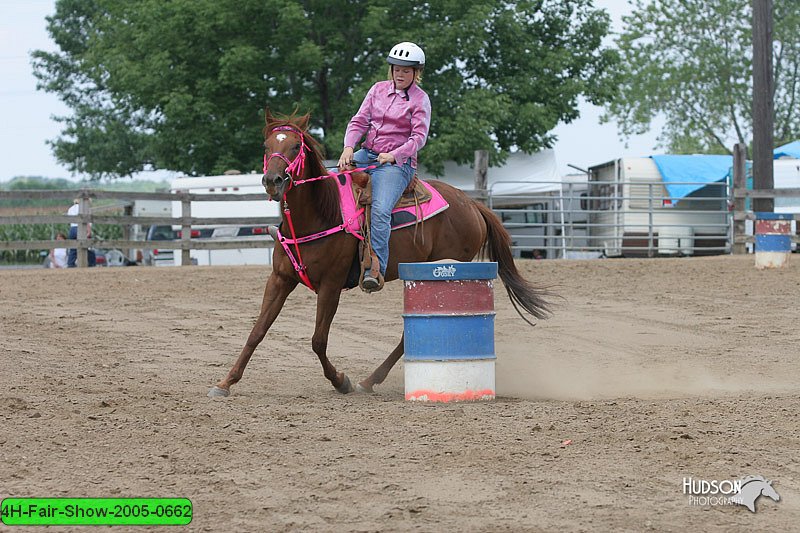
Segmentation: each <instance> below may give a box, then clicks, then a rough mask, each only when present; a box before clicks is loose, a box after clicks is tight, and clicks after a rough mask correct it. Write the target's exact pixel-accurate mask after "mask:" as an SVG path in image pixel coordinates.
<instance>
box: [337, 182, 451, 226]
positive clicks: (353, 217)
mask: <svg viewBox="0 0 800 533" xmlns="http://www.w3.org/2000/svg"><path fill="white" fill-rule="evenodd" d="M336 185H337V186H338V187H339V199H340V205H341V207H342V220H343V221H344V224H345V231H346V232H348V233H351V234H353V235H356V236H358V237H361V225H362V224H363V219H364V215H363V213H362V214H360V215H359V214H358V211H359V206H357V205H356V201H355V196H354V194H353V182H352V178H351V175H350V174H349V173H347V174H337V175H336ZM417 188H422V189H423V190H424V191H425V192H424V194H421V193H420V194H418V197H419V196H422V198H423V199H422V201H420V203H419V205H416V204H415V202H414V201H413V198H414V197H413V196H411V198H412V200H411V203H410V204H409V205H406V206H404V207H395V208H394V209H393V210H392V229H393V230H395V229H399V228H404V227H406V226H410V225H412V224H414V223H416V222H418V221H422V220H427V219H429V218H431V217H432V216H435V215H437V214H439V213H441V212H442V211H444V210H445V209H447V208H448V207H450V204H448V203H447V201H446V200H445V199H444V198H443V197H442V195H441V194H440V193H439V191H437V190H436V189H434V188H433V187H431V186H430V184H428V183H427V182H425V181H423V180H418V185H417ZM427 196H430V198H429V199H428V200H427V201H425V197H427ZM401 200H402V199H401ZM398 205H402V202H398Z"/></svg>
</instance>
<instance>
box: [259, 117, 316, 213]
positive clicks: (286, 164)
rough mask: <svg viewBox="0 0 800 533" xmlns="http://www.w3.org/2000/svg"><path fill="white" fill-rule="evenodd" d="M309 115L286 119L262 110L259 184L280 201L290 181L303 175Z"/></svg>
mask: <svg viewBox="0 0 800 533" xmlns="http://www.w3.org/2000/svg"><path fill="white" fill-rule="evenodd" d="M308 119H309V116H308V115H305V116H302V117H300V118H299V119H298V120H296V121H295V122H293V123H287V122H286V121H281V120H278V119H276V118H275V117H273V116H272V115H271V114H270V112H269V110H267V111H266V123H267V125H266V127H265V128H264V177H263V178H262V179H261V184H262V185H263V186H264V189H265V190H266V191H267V194H268V195H269V197H270V198H272V199H273V200H275V201H280V200H281V198H283V195H284V194H286V192H287V191H288V190H289V189H290V188H291V187H292V181H293V180H294V179H295V178H299V177H301V176H302V175H303V171H304V170H305V159H306V153H307V151H308V150H309V147H308V145H307V144H306V138H305V135H306V133H305V131H306V128H307V127H308Z"/></svg>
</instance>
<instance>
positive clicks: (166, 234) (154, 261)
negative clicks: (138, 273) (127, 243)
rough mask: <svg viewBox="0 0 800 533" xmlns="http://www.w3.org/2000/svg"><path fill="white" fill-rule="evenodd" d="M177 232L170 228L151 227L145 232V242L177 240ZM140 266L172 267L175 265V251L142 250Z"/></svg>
mask: <svg viewBox="0 0 800 533" xmlns="http://www.w3.org/2000/svg"><path fill="white" fill-rule="evenodd" d="M178 238H179V237H178V232H177V231H175V230H173V229H172V226H159V225H155V224H154V225H152V226H150V228H149V229H148V230H147V237H146V240H148V241H154V246H157V244H156V243H157V241H174V240H177V239H178ZM142 264H143V265H149V266H173V265H175V251H174V250H171V249H159V248H157V247H156V248H145V249H143V250H142Z"/></svg>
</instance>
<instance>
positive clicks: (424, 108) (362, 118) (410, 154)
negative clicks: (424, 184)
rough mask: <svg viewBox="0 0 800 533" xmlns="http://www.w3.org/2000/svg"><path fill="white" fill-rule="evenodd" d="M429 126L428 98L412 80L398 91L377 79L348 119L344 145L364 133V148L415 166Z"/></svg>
mask: <svg viewBox="0 0 800 533" xmlns="http://www.w3.org/2000/svg"><path fill="white" fill-rule="evenodd" d="M430 126H431V101H430V99H429V98H428V95H427V94H426V93H425V91H423V90H422V89H420V88H419V86H417V84H416V83H412V84H411V86H410V87H409V88H408V89H407V91H399V92H398V91H396V90H395V88H394V82H393V81H391V80H387V81H379V82H378V83H376V84H375V85H373V86H372V87H371V88H370V90H369V92H368V93H367V96H365V97H364V101H363V102H362V103H361V107H360V108H359V109H358V113H356V114H355V115H353V118H352V119H350V123H349V124H348V125H347V132H346V133H345V135H344V145H345V146H351V147H355V146H356V143H358V141H359V140H360V139H361V138H362V137H363V136H364V134H366V136H367V138H366V140H365V141H364V144H363V146H364V147H366V148H369V149H370V150H372V151H374V152H377V153H379V154H380V153H389V154H392V155H393V156H394V159H395V161H396V163H397V164H398V165H403V164H405V162H406V161H408V160H410V161H411V166H412V167H414V168H417V152H418V151H419V150H421V149H422V147H423V146H425V142H426V141H427V140H428V130H429V129H430Z"/></svg>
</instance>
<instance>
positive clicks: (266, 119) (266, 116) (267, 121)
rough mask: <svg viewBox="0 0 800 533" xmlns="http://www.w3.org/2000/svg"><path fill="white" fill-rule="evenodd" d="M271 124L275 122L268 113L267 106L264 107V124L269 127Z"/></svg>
mask: <svg viewBox="0 0 800 533" xmlns="http://www.w3.org/2000/svg"><path fill="white" fill-rule="evenodd" d="M273 122H275V118H274V117H273V116H272V113H270V112H269V106H266V107H265V108H264V124H265V125H266V126H269V125H270V124H272V123H273Z"/></svg>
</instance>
